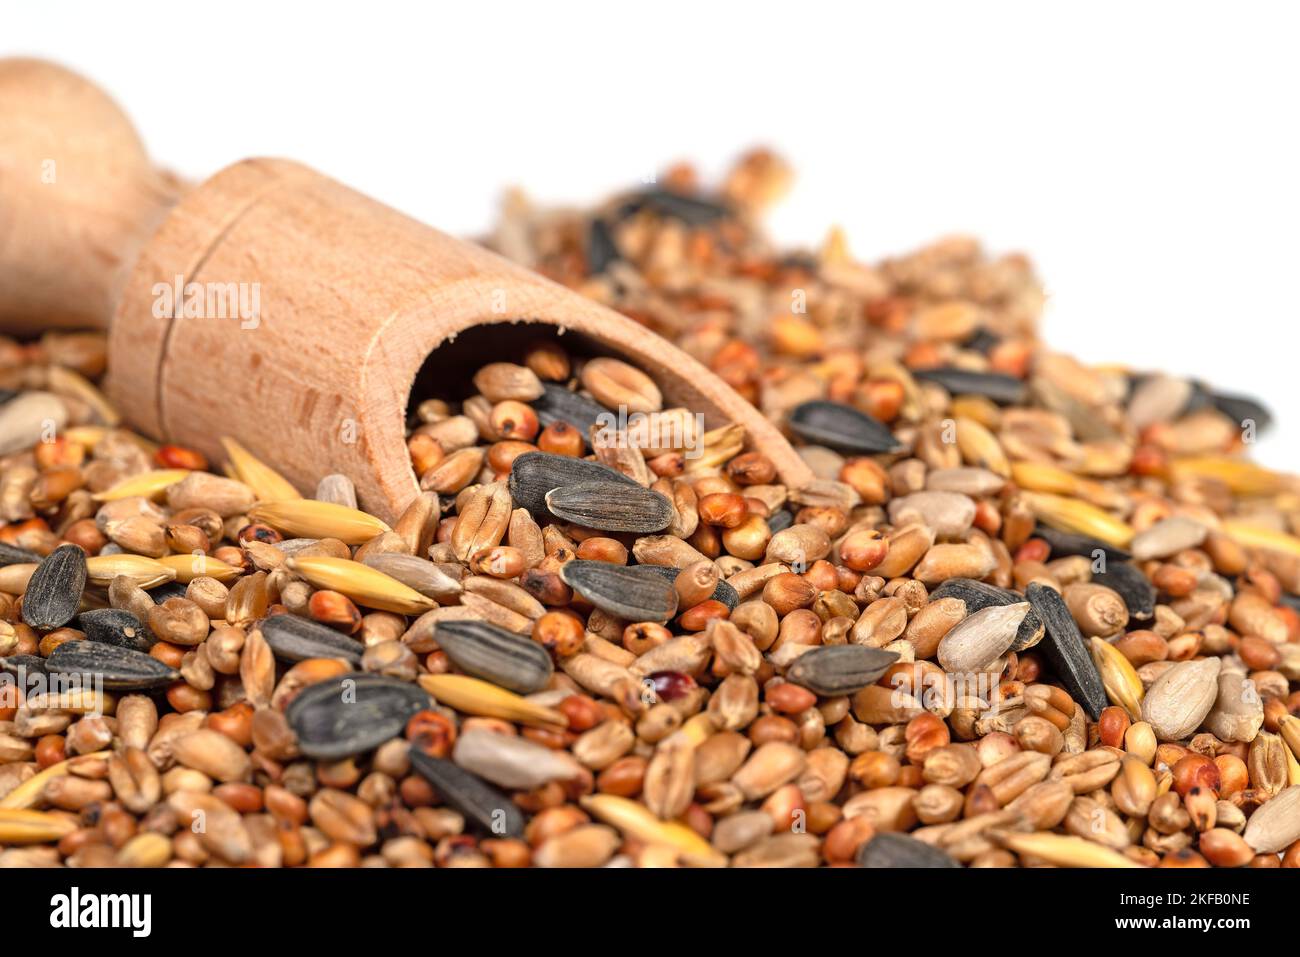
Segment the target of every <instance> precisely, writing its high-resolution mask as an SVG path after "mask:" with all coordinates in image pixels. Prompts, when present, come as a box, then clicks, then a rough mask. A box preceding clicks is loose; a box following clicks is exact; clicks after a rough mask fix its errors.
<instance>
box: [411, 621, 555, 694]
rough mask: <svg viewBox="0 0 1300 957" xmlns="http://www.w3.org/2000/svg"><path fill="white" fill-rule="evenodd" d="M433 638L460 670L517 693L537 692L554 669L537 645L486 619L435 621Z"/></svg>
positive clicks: (544, 684)
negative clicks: (436, 622)
mask: <svg viewBox="0 0 1300 957" xmlns="http://www.w3.org/2000/svg"><path fill="white" fill-rule="evenodd" d="M433 640H434V641H436V642H437V643H438V647H439V648H441V649H442V650H443V651H444V652H446V653H447V657H448V658H450V659H451V661H452V663H453V664H454V665H455V666H456V667H457V668H459V669H460V670H461V671H463V672H465V673H466V674H468V675H473V676H474V677H475V678H482V679H483V680H484V681H490V682H492V683H493V684H495V685H499V686H501V687H502V688H506V689H508V690H510V691H514V692H517V693H519V694H532V693H533V692H535V691H541V690H542V689H543V688H545V687H546V685H547V683H548V682H549V681H550V680H551V675H552V674H553V673H554V670H555V669H554V666H553V665H552V664H551V656H550V655H549V654H547V653H546V649H545V648H543V647H542V646H541V645H540V644H538V643H537V642H535V641H533V640H532V639H531V638H525V637H523V636H522V635H517V634H515V633H514V632H512V631H506V630H505V629H504V628H499V627H497V626H496V625H492V624H489V623H488V622H486V621H469V620H465V621H442V622H439V623H438V624H437V625H435V626H434V629H433Z"/></svg>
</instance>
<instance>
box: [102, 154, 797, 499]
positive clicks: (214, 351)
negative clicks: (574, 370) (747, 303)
mask: <svg viewBox="0 0 1300 957" xmlns="http://www.w3.org/2000/svg"><path fill="white" fill-rule="evenodd" d="M178 275H179V276H182V277H184V278H183V281H184V283H186V284H189V283H199V284H209V283H211V284H217V285H220V286H226V285H227V284H250V285H251V284H256V285H257V287H258V290H259V299H260V316H259V318H258V322H257V324H256V326H255V327H253V326H252V323H249V322H241V320H240V319H239V318H236V317H227V318H217V317H210V316H209V317H191V318H183V317H178V318H172V319H157V318H155V317H154V314H153V309H152V305H153V302H154V299H155V295H154V293H153V289H154V287H155V284H157V283H173V282H174V280H175V277H176V276H178ZM485 324H492V325H500V327H501V340H500V342H501V353H502V355H503V356H505V355H508V354H509V349H510V347H511V346H517V345H519V344H520V343H521V341H522V340H524V339H527V338H531V337H532V336H533V335H535V329H533V330H530V326H532V325H533V324H543V325H546V326H552V327H557V328H560V329H563V330H565V331H567V332H571V333H577V334H580V335H581V336H583V337H585V338H586V339H588V340H590V341H592V342H594V343H597V344H598V345H599V346H600V347H602V348H603V350H605V351H608V352H609V353H611V354H614V355H619V356H622V357H624V358H626V359H628V360H629V361H631V362H633V363H635V364H636V365H638V366H640V367H641V368H643V369H645V371H646V372H647V373H648V374H650V376H651V377H652V378H654V379H655V380H656V381H657V382H658V383H659V385H660V387H661V388H662V390H663V392H664V395H665V398H666V400H667V402H669V403H670V404H673V405H685V406H689V407H691V408H693V409H696V410H698V411H701V412H703V413H704V414H705V420H706V424H707V425H709V426H710V427H713V426H716V425H720V424H724V423H726V422H740V423H741V424H742V425H744V426H745V428H746V431H747V432H748V434H749V436H750V438H751V443H752V445H753V447H756V448H760V449H762V450H763V451H764V452H766V453H767V454H768V455H770V456H771V457H772V459H773V460H774V462H775V463H776V465H777V469H778V471H779V472H780V474H781V476H782V479H783V480H784V481H786V482H787V483H789V484H792V485H801V484H804V483H805V482H806V481H807V480H808V479H809V478H810V477H811V476H810V474H809V472H808V470H807V467H806V466H805V465H804V464H803V462H802V460H801V459H800V458H799V457H798V456H797V455H796V454H795V452H794V451H793V449H791V448H790V446H789V445H788V444H787V443H786V441H785V439H784V438H783V437H782V436H781V435H780V434H779V433H778V432H777V430H776V429H775V427H774V426H773V425H772V424H771V423H770V422H768V421H767V420H766V419H765V418H763V416H762V415H760V414H759V413H758V412H757V411H756V410H755V409H754V408H753V407H752V406H751V405H749V403H747V402H745V401H744V400H743V399H741V398H740V397H739V396H738V395H737V394H736V393H735V392H734V391H732V390H731V389H730V388H729V387H728V386H726V385H725V384H724V383H723V382H722V381H721V380H720V379H718V378H717V377H716V376H714V375H713V374H712V373H710V372H709V371H708V370H707V369H705V368H704V367H703V366H702V365H700V364H699V363H698V362H696V361H695V360H694V359H692V358H690V357H689V356H687V355H686V354H685V353H683V352H681V351H680V350H678V349H676V348H675V347H673V346H672V345H670V344H669V343H667V342H666V341H665V340H663V339H661V338H659V337H658V336H656V335H655V334H653V333H652V332H650V331H649V330H647V329H646V328H644V327H643V326H640V325H638V324H637V323H636V322H634V321H632V320H631V319H628V318H627V317H625V316H623V315H620V314H618V313H616V312H613V311H612V310H609V309H606V308H604V307H602V306H599V305H597V304H595V303H593V302H591V301H589V300H587V299H584V298H582V297H581V296H579V295H577V294H576V293H573V292H571V291H569V290H567V289H564V288H563V287H561V286H559V285H557V284H555V283H553V282H550V281H549V280H546V279H544V278H542V277H541V276H538V275H536V274H534V273H532V272H529V271H528V270H526V269H524V268H522V267H520V266H517V265H515V264H514V263H511V262H508V261H507V260H505V259H502V258H501V257H499V256H497V255H496V254H494V253H491V252H489V251H488V250H485V249H483V248H481V247H479V246H475V245H472V244H470V243H466V242H463V241H461V240H458V239H454V238H452V237H450V236H447V235H445V234H443V233H440V232H438V231H437V230H435V229H432V228H430V227H428V226H425V225H423V224H421V223H419V222H416V221H415V220H413V219H411V218H409V217H407V216H404V215H402V214H401V213H399V212H397V211H395V210H393V209H390V208H388V207H386V206H384V205H382V204H380V203H378V202H376V201H375V200H372V199H370V198H368V197H366V196H363V195H361V194H360V193H357V192H355V191H353V190H351V189H349V188H347V187H346V186H343V185H342V184H340V183H337V182H335V181H334V180H331V179H329V178H328V177H326V176H323V175H321V174H319V173H316V172H314V171H313V170H310V169H309V168H307V167H305V166H302V165H300V164H297V163H292V162H288V161H285V160H265V159H256V160H246V161H244V162H242V163H237V164H235V165H234V166H232V167H229V168H227V169H226V170H223V171H222V172H220V173H218V174H217V175H216V176H214V177H213V178H212V179H211V180H209V181H208V182H207V183H205V184H203V185H202V186H201V187H199V188H198V189H197V190H195V191H193V192H192V193H190V194H189V195H188V196H186V197H185V199H184V200H182V202H181V203H180V204H179V205H178V206H177V207H176V208H175V210H174V211H173V212H172V214H171V215H170V216H169V218H168V220H167V222H166V223H165V224H164V225H163V227H162V228H161V229H160V230H159V232H158V234H157V235H156V236H155V237H154V239H153V240H152V241H151V242H150V243H149V245H148V247H147V248H146V250H145V252H144V254H143V255H142V256H141V258H140V261H139V263H138V264H137V267H136V269H135V271H134V272H133V274H132V276H131V280H130V283H129V285H128V288H127V291H126V294H125V296H124V297H123V300H122V304H121V307H120V308H119V310H118V312H117V315H116V317H115V319H114V322H113V326H112V333H111V340H110V342H111V350H110V377H109V382H108V391H109V395H110V397H111V398H113V399H114V401H115V402H116V403H117V405H118V406H119V407H120V408H122V409H123V410H126V411H127V413H128V415H130V416H131V417H132V420H133V421H134V422H136V423H137V424H138V425H140V426H141V427H142V428H144V429H145V431H147V432H149V433H150V434H151V435H154V436H156V437H159V438H166V439H169V440H172V441H179V442H184V443H187V444H190V445H194V446H195V447H197V448H199V449H200V450H202V451H203V452H204V453H206V454H208V455H209V456H212V457H214V458H215V459H216V460H220V457H221V453H220V448H219V446H218V439H219V437H220V436H221V435H226V434H229V435H234V436H236V437H237V438H238V439H239V441H240V442H242V443H243V444H244V445H246V446H247V447H248V448H249V449H250V450H251V451H252V452H253V453H254V454H255V455H258V456H262V457H265V458H266V459H267V460H268V461H272V462H275V463H276V466H277V467H278V468H280V469H281V470H282V471H283V472H284V474H285V476H286V477H287V478H289V480H290V481H292V482H293V483H294V484H295V485H297V486H298V487H299V488H301V489H304V490H308V489H310V488H313V487H314V486H315V484H316V482H317V481H318V480H319V479H320V478H321V476H323V475H325V474H327V473H329V472H333V471H341V472H344V473H345V474H348V475H350V476H351V477H352V478H353V480H354V482H355V483H356V485H357V491H358V495H359V498H360V501H361V503H362V505H363V506H364V507H365V508H367V509H368V510H371V511H373V512H374V513H375V514H377V515H379V516H381V517H384V518H389V519H391V518H392V517H394V516H395V515H396V514H397V513H398V512H399V511H400V510H401V509H402V508H403V507H404V506H405V505H406V504H407V502H409V501H410V499H411V498H412V497H414V496H415V494H416V492H417V485H416V480H415V475H414V473H413V472H412V471H411V468H410V464H409V458H408V456H407V453H406V447H405V437H404V423H405V413H406V409H407V405H408V402H409V399H410V393H411V386H412V383H413V382H414V381H415V377H416V374H417V372H419V371H420V368H421V366H422V365H424V363H425V361H426V359H428V358H429V356H430V355H431V354H432V353H434V352H435V350H437V349H438V347H439V346H440V345H442V344H444V343H447V342H449V341H451V340H453V339H454V338H455V337H456V336H457V335H458V334H459V333H461V332H464V331H465V330H467V329H470V328H474V327H478V326H481V325H485ZM119 359H120V361H119ZM151 367H152V371H151ZM137 410H138V411H137Z"/></svg>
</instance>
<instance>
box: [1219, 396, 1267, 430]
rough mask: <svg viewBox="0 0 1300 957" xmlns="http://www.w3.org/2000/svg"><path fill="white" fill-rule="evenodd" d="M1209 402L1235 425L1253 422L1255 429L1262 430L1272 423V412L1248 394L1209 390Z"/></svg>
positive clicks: (1242, 425) (1241, 425)
mask: <svg viewBox="0 0 1300 957" xmlns="http://www.w3.org/2000/svg"><path fill="white" fill-rule="evenodd" d="M1210 402H1211V403H1212V404H1213V405H1214V407H1215V408H1216V409H1218V410H1219V411H1220V412H1222V413H1223V414H1224V415H1226V416H1227V417H1228V418H1229V419H1231V420H1232V421H1233V424H1235V425H1237V426H1240V427H1243V428H1244V424H1245V423H1246V422H1254V423H1255V430H1256V431H1257V432H1263V431H1264V430H1265V429H1267V428H1268V427H1269V426H1271V425H1272V424H1273V413H1272V412H1270V411H1269V410H1268V408H1267V407H1266V406H1265V405H1264V404H1263V403H1262V402H1260V401H1259V400H1258V399H1253V398H1251V397H1250V396H1248V395H1229V394H1228V393H1226V392H1211V393H1210Z"/></svg>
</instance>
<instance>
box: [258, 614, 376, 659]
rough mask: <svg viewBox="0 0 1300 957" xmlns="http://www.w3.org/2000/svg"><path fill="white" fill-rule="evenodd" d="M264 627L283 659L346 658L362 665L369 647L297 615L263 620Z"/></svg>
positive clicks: (272, 646) (266, 634) (272, 647)
mask: <svg viewBox="0 0 1300 957" xmlns="http://www.w3.org/2000/svg"><path fill="white" fill-rule="evenodd" d="M261 629H262V637H263V638H265V639H266V643H267V644H268V645H270V647H271V651H272V652H274V653H275V656H276V657H277V658H279V659H281V660H282V661H306V660H307V659H308V658H342V659H343V660H344V661H346V662H348V663H349V664H351V665H360V664H361V655H362V653H363V652H364V651H365V650H366V649H365V646H364V645H363V644H361V642H359V641H356V640H354V639H352V638H349V637H348V636H347V635H344V634H341V633H340V632H337V631H335V630H334V629H333V628H330V627H329V626H327V625H322V624H321V623H320V622H316V621H312V620H311V619H309V618H300V617H299V616H297V615H272V616H271V617H270V618H267V619H266V620H265V621H263V622H262V625H261Z"/></svg>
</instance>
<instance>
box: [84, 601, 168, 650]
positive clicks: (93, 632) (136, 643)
mask: <svg viewBox="0 0 1300 957" xmlns="http://www.w3.org/2000/svg"><path fill="white" fill-rule="evenodd" d="M76 625H77V628H78V629H79V630H81V631H84V632H85V633H86V640H87V641H102V642H104V643H105V644H108V645H118V646H119V647H122V648H131V649H133V650H135V651H148V650H149V649H150V648H152V647H153V645H154V643H155V642H156V641H157V639H156V638H154V636H153V633H152V632H150V631H149V626H148V625H146V624H144V623H143V622H141V621H140V619H139V618H137V617H136V616H135V615H133V614H131V612H129V611H126V610H125V609H121V608H94V609H91V610H90V611H83V612H82V613H81V614H80V615H78V616H77V621H76Z"/></svg>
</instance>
